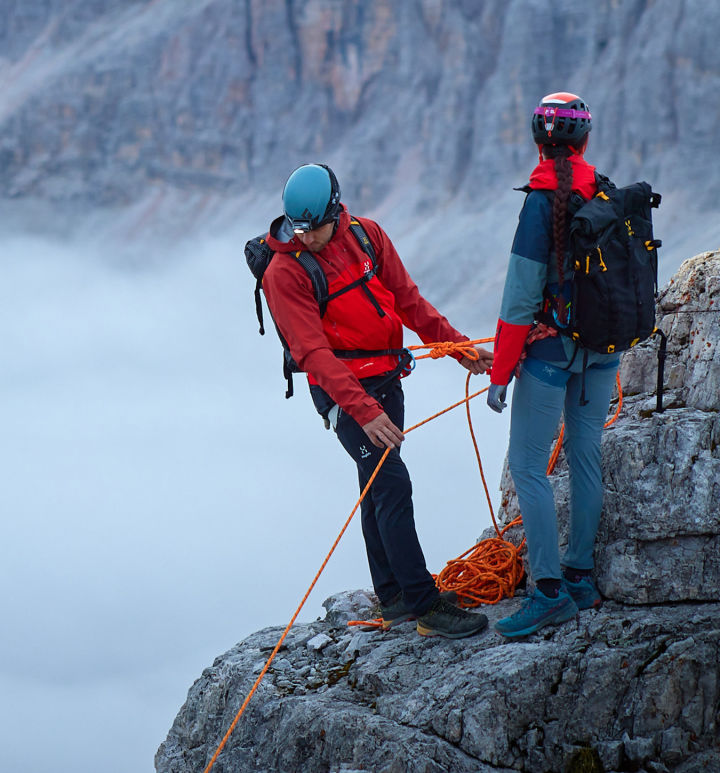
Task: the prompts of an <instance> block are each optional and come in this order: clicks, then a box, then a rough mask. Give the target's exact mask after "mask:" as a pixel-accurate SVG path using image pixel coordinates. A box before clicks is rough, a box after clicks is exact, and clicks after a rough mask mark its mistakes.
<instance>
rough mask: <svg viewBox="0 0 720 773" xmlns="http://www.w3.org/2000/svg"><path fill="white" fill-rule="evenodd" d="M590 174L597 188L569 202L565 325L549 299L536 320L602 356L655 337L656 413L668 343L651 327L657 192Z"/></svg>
mask: <svg viewBox="0 0 720 773" xmlns="http://www.w3.org/2000/svg"><path fill="white" fill-rule="evenodd" d="M595 177H596V182H597V186H598V192H597V193H596V194H595V196H594V197H593V198H592V199H590V200H589V201H584V200H583V199H582V198H581V197H579V196H577V195H576V194H573V196H572V197H571V199H570V212H571V214H572V219H571V221H570V237H569V254H570V261H571V262H570V265H569V266H568V268H569V269H570V270H571V271H572V288H573V289H572V299H571V302H570V306H569V318H568V324H567V325H566V326H560V325H558V324H557V319H556V317H555V315H553V314H552V311H553V299H551V298H549V297H546V300H545V304H544V307H543V312H542V313H541V314H540V315H539V317H538V319H539V321H540V322H544V323H546V324H550V325H552V326H553V327H555V328H556V329H557V330H558V331H559V332H561V333H562V334H564V335H567V336H569V337H570V338H572V340H573V341H575V342H576V343H577V344H579V345H580V346H582V347H583V348H584V349H586V350H590V351H594V352H602V353H605V354H610V353H613V352H623V351H625V350H627V349H630V348H631V347H632V346H635V344H637V343H639V342H640V341H644V340H645V339H646V338H648V337H649V336H651V335H654V334H657V335H659V336H660V337H661V344H660V350H659V352H658V411H662V378H663V365H664V359H665V346H666V340H665V336H664V334H663V333H662V331H661V330H659V329H657V328H656V327H655V299H656V297H657V267H658V263H657V261H658V258H657V249H658V247H660V246H661V245H662V242H660V241H659V240H658V239H655V238H654V236H653V227H652V213H651V209H653V208H655V207H658V206H659V205H660V200H661V196H660V194H659V193H654V192H653V190H652V189H651V187H650V185H649V184H648V183H646V182H637V183H634V184H632V185H628V186H626V187H624V188H617V187H615V185H614V184H613V183H612V182H610V180H609V179H608V178H607V177H605V176H604V175H598V174H596V176H595ZM575 351H576V353H577V347H576V350H575ZM585 356H586V357H587V353H586V355H585ZM583 391H584V390H583ZM582 400H583V401H584V394H583V397H582Z"/></svg>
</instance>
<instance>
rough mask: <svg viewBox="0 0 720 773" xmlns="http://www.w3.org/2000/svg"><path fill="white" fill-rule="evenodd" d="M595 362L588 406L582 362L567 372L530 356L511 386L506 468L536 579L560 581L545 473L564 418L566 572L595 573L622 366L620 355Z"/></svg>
mask: <svg viewBox="0 0 720 773" xmlns="http://www.w3.org/2000/svg"><path fill="white" fill-rule="evenodd" d="M578 359H580V360H581V359H582V358H578ZM593 359H596V358H593V357H592V355H591V358H590V360H589V363H588V366H587V369H586V371H585V399H586V400H587V401H588V402H587V405H580V394H581V390H582V378H583V376H582V362H581V361H580V362H573V363H572V365H571V367H570V369H569V370H564V369H562V368H561V367H557V366H555V365H553V364H551V363H548V362H545V361H543V360H537V359H534V358H532V357H528V358H527V359H526V360H525V361H524V362H523V366H522V371H521V374H520V377H519V378H518V379H517V381H516V382H515V386H514V388H513V399H512V413H511V421H510V448H509V451H508V464H509V467H510V473H511V474H512V478H513V482H514V483H515V489H516V491H517V495H518V502H519V504H520V512H521V513H522V518H523V525H524V528H525V534H526V536H527V546H528V559H529V562H530V571H531V573H532V577H533V579H534V580H535V581H537V580H540V579H543V578H554V579H559V578H560V576H561V560H560V550H559V546H558V527H557V516H556V513H555V502H554V499H553V493H552V489H551V487H550V483H549V482H548V479H547V476H546V470H547V465H548V460H549V457H550V449H551V445H552V442H553V438H554V435H555V432H556V430H557V429H558V424H559V422H560V419H561V415H562V414H563V413H564V421H565V438H564V443H563V447H564V450H565V455H566V458H567V462H568V467H569V469H570V535H569V543H568V548H567V551H566V553H565V555H564V556H563V558H562V566H569V567H572V568H574V569H592V568H593V547H594V544H595V535H596V533H597V529H598V524H599V522H600V512H601V510H602V499H603V487H602V471H601V467H600V440H601V437H602V431H603V425H604V424H605V422H606V421H607V414H608V407H609V405H610V398H611V397H612V392H613V387H614V385H615V377H616V373H617V368H618V364H619V359H618V358H617V357H612V358H608V356H607V355H600V357H598V358H597V359H599V360H600V361H599V362H598V361H595V362H593Z"/></svg>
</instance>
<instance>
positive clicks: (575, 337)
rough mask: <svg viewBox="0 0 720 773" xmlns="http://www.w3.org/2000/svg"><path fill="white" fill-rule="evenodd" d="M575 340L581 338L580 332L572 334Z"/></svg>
mask: <svg viewBox="0 0 720 773" xmlns="http://www.w3.org/2000/svg"><path fill="white" fill-rule="evenodd" d="M572 339H573V341H579V340H580V333H573V334H572Z"/></svg>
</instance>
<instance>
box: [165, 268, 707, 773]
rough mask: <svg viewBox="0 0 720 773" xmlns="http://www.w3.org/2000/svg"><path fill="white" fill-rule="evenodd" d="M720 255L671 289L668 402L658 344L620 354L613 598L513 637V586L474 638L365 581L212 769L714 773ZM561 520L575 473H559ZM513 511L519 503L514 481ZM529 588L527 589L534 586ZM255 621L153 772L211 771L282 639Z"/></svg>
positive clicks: (609, 470)
mask: <svg viewBox="0 0 720 773" xmlns="http://www.w3.org/2000/svg"><path fill="white" fill-rule="evenodd" d="M718 277H720V253H707V254H704V255H699V256H697V257H696V258H693V259H692V260H689V261H686V262H685V264H683V266H682V268H681V270H680V271H679V272H678V274H677V275H676V276H675V277H674V278H673V281H672V282H671V283H670V285H669V286H668V287H667V288H666V289H665V290H664V291H663V293H662V295H661V298H660V303H659V327H661V328H662V329H663V330H664V331H665V333H666V334H667V335H668V360H667V364H666V386H667V393H666V409H665V411H664V413H662V414H658V413H654V412H653V408H654V406H655V396H654V395H653V392H654V390H655V388H656V375H655V370H654V358H655V353H656V349H655V347H654V346H653V345H651V344H648V345H643V346H641V347H638V348H637V349H636V350H634V351H631V352H630V353H627V354H626V355H625V356H624V358H623V363H622V376H623V383H624V385H625V399H624V407H623V412H622V414H621V415H620V418H619V419H618V421H617V422H616V423H615V424H613V425H612V426H611V427H610V428H609V429H608V430H607V431H606V434H605V438H604V446H603V454H604V460H603V473H604V476H605V481H606V487H607V489H606V498H605V508H604V517H603V521H602V526H601V531H600V534H599V537H598V544H597V550H596V566H597V579H598V583H599V586H600V589H601V591H602V592H603V594H604V596H605V597H606V599H607V600H606V601H605V603H604V604H603V606H602V607H601V608H600V609H597V610H587V611H583V612H581V613H580V614H579V615H578V617H577V619H576V620H575V621H574V622H572V621H571V622H570V623H567V624H565V625H563V626H560V627H558V628H551V629H543V630H542V631H540V632H539V633H538V634H535V635H533V636H531V637H529V638H528V639H527V640H525V641H522V642H511V643H506V642H505V641H504V640H503V639H502V638H501V637H500V636H499V635H498V634H495V633H494V632H493V631H492V624H493V622H494V621H496V620H497V619H498V618H500V617H503V616H505V615H507V614H509V613H511V612H512V611H514V610H515V609H516V608H517V606H518V603H519V600H518V599H517V598H516V599H510V600H505V601H502V602H500V603H499V604H498V605H496V606H492V607H486V608H484V609H483V611H484V612H486V613H487V615H488V617H489V618H490V629H489V630H488V631H487V632H484V633H482V634H480V635H479V636H476V637H473V638H471V639H466V640H461V641H448V640H439V639H423V638H421V637H419V636H417V635H416V633H415V632H414V630H413V627H412V624H411V623H408V624H405V625H403V626H398V627H397V628H395V629H393V630H391V631H389V632H387V633H379V632H376V631H364V630H359V629H357V628H349V627H348V626H347V625H346V623H347V621H348V620H349V619H367V618H369V617H372V616H374V614H375V612H374V605H375V599H374V598H373V597H372V595H371V594H369V593H367V592H363V591H355V592H352V593H345V594H339V595H338V596H335V597H333V598H331V599H329V600H328V601H326V602H325V607H326V609H327V615H326V617H325V619H324V620H318V621H316V622H314V623H310V624H306V625H296V626H295V627H294V628H293V629H292V630H291V632H290V634H289V636H288V638H287V639H286V641H285V644H284V647H283V649H282V650H281V651H280V653H279V655H278V657H277V658H276V660H275V661H274V662H273V665H272V667H271V669H270V671H269V673H268V675H267V676H266V677H265V680H264V681H263V682H262V683H261V686H260V688H259V690H258V692H257V693H256V694H255V695H254V697H253V698H252V700H251V701H250V703H249V705H248V708H247V710H246V712H245V714H244V715H243V717H242V718H241V719H240V722H239V723H238V725H237V728H236V729H235V731H234V733H233V735H232V736H231V738H230V740H229V742H228V744H227V746H226V747H225V749H224V750H223V752H222V754H221V756H220V757H219V758H218V761H217V763H216V764H215V767H214V770H215V771H217V773H220V771H224V772H225V773H228V772H229V771H240V770H243V771H245V770H257V771H266V772H268V773H269V772H270V771H290V770H292V771H313V772H314V771H332V772H333V773H335V772H336V771H337V772H338V773H339V771H346V772H347V773H350V772H351V771H354V772H355V773H361V772H363V773H371V772H372V773H396V772H397V773H399V772H400V771H412V773H441V771H446V772H451V773H463V772H464V771H467V773H470V772H471V771H472V772H473V773H489V772H490V771H506V772H507V771H511V770H520V771H528V772H531V773H537V771H553V772H554V771H558V772H561V771H562V772H565V771H569V772H570V773H579V772H581V771H582V772H587V771H589V772H590V773H602V772H603V771H604V772H605V773H610V772H611V771H618V772H619V771H645V772H646V773H662V772H667V771H676V772H677V773H695V772H696V771H701V770H707V771H716V770H720V726H719V725H720V601H719V599H720V585H719V584H718V583H719V577H720V569H719V567H718V558H717V556H718V546H719V545H718V541H719V540H720V523H719V521H718V509H719V505H718V502H720V490H719V486H720V469H719V465H720V449H719V445H718V438H720V420H719V419H718V416H719V415H720V414H719V413H718V410H719V409H720V359H719V358H718V357H717V356H716V350H717V347H718V345H720V324H719V322H718V317H717V310H716V308H715V307H716V306H717V305H718V303H719V302H720V283H719V280H718ZM553 479H554V485H555V487H556V494H557V496H558V499H559V502H560V506H559V520H560V522H561V523H563V522H565V521H566V520H567V504H566V503H567V473H566V471H565V470H563V467H562V463H561V464H560V465H559V466H558V469H557V472H556V473H555V474H554V476H553ZM504 500H505V505H504V510H503V513H502V516H503V517H504V518H505V519H507V518H510V517H512V516H513V513H514V510H513V495H512V491H511V489H510V487H509V485H507V479H506V490H505V491H504ZM522 593H523V591H519V592H518V595H519V596H521V595H522ZM280 633H281V629H280V628H277V629H275V628H270V629H266V630H264V631H260V632H258V633H256V634H253V635H252V636H250V637H249V638H247V639H246V640H245V641H243V642H241V643H240V644H238V645H237V646H236V647H234V648H233V649H231V650H230V651H229V652H227V653H225V655H223V656H221V657H219V658H218V659H217V660H216V661H215V663H214V664H213V665H212V667H210V668H208V669H206V670H205V671H204V672H203V674H202V676H201V677H200V679H199V680H198V681H197V682H196V683H195V684H194V685H193V686H192V687H191V689H190V691H189V693H188V699H187V701H186V703H185V705H184V706H183V707H182V709H181V710H180V713H179V714H178V716H177V718H176V720H175V723H174V724H173V727H172V729H171V730H170V733H169V735H168V737H167V739H166V741H165V742H164V743H163V744H162V745H161V747H160V749H159V750H158V753H157V756H156V759H155V765H156V770H157V771H158V773H186V772H187V773H190V771H198V770H202V769H203V768H204V767H205V766H206V765H207V763H208V762H209V760H210V759H211V757H212V755H213V753H214V751H215V749H216V748H217V745H218V743H219V742H220V739H221V738H222V737H223V735H224V733H225V732H226V730H227V728H228V727H229V726H230V723H231V722H232V720H233V717H234V716H235V714H236V712H237V710H238V708H239V707H240V705H241V704H242V702H243V700H244V698H245V696H246V695H247V693H248V691H249V689H250V687H251V685H252V684H253V682H254V680H255V679H256V676H257V674H259V673H260V671H261V669H262V667H263V665H264V663H265V660H266V658H267V656H268V655H269V652H270V651H271V649H272V648H273V646H274V645H275V643H276V642H277V639H278V638H279V635H280Z"/></svg>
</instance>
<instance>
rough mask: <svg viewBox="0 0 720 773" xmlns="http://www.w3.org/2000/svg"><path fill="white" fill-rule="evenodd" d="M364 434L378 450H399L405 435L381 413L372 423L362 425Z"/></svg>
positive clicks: (385, 414)
mask: <svg viewBox="0 0 720 773" xmlns="http://www.w3.org/2000/svg"><path fill="white" fill-rule="evenodd" d="M363 430H364V432H365V434H366V435H367V436H368V437H369V438H370V440H371V441H372V443H373V445H374V446H377V447H378V448H385V447H387V448H399V447H400V443H402V442H403V440H405V435H403V433H402V431H401V430H400V429H398V427H396V426H395V425H394V424H393V423H392V422H391V421H390V417H389V416H388V415H387V413H381V414H380V415H379V416H376V417H375V418H374V419H373V420H372V421H369V422H368V423H367V424H363Z"/></svg>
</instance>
